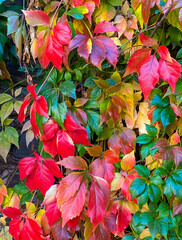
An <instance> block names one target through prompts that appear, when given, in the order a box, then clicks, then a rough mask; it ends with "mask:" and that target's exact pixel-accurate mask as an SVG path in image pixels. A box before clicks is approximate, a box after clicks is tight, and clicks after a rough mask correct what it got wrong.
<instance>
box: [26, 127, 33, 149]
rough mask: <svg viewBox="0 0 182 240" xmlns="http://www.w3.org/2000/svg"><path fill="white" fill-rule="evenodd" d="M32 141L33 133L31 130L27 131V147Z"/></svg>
mask: <svg viewBox="0 0 182 240" xmlns="http://www.w3.org/2000/svg"><path fill="white" fill-rule="evenodd" d="M33 139H34V133H33V131H32V129H29V130H28V131H27V132H26V144H27V147H28V145H29V144H30V143H31V142H32V140H33Z"/></svg>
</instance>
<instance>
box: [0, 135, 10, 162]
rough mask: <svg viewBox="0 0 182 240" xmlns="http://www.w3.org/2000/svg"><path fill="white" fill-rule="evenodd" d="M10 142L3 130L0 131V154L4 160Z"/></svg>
mask: <svg viewBox="0 0 182 240" xmlns="http://www.w3.org/2000/svg"><path fill="white" fill-rule="evenodd" d="M10 147H11V144H10V142H9V141H8V140H7V139H6V137H5V132H3V131H2V132H0V155H1V156H2V158H3V159H4V161H5V162H6V157H7V155H8V152H9V150H10Z"/></svg>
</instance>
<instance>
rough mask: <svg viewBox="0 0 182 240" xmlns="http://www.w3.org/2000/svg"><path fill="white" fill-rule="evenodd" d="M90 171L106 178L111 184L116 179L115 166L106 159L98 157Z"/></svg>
mask: <svg viewBox="0 0 182 240" xmlns="http://www.w3.org/2000/svg"><path fill="white" fill-rule="evenodd" d="M90 173H91V174H92V175H94V176H97V177H101V178H104V179H105V180H106V181H107V182H108V183H109V184H110V183H111V182H112V180H113V179H114V173H115V167H114V166H113V165H112V164H110V163H107V162H106V161H105V160H103V159H100V158H97V159H95V160H94V161H93V162H92V163H91V165H90Z"/></svg>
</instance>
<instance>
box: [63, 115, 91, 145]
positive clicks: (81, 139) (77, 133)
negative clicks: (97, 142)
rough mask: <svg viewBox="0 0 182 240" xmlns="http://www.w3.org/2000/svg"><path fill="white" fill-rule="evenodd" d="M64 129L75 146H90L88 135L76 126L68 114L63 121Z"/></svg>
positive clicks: (79, 126)
mask: <svg viewBox="0 0 182 240" xmlns="http://www.w3.org/2000/svg"><path fill="white" fill-rule="evenodd" d="M64 127H65V128H66V130H67V133H68V134H69V136H70V137H71V138H72V140H73V142H74V143H76V144H83V145H91V144H90V142H89V140H88V134H87V131H86V130H85V128H84V127H82V126H81V125H79V124H76V123H75V121H74V120H73V118H72V117H70V116H69V115H68V114H67V115H66V119H65V121H64Z"/></svg>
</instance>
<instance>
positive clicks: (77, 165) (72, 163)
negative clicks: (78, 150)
mask: <svg viewBox="0 0 182 240" xmlns="http://www.w3.org/2000/svg"><path fill="white" fill-rule="evenodd" d="M59 164H60V165H63V166H64V167H65V168H69V169H71V170H87V169H88V165H87V163H86V162H85V160H84V159H83V158H81V157H78V156H76V157H71V156H70V157H67V158H64V159H63V160H61V161H59Z"/></svg>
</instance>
